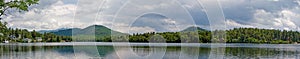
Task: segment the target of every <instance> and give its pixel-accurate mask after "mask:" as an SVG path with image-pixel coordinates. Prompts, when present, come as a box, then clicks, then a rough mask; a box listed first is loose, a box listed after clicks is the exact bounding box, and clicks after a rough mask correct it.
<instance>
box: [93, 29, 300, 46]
mask: <svg viewBox="0 0 300 59" xmlns="http://www.w3.org/2000/svg"><path fill="white" fill-rule="evenodd" d="M182 33H184V34H182ZM186 34H188V35H189V36H186ZM153 35H160V36H162V37H163V38H164V39H166V42H168V43H180V42H183V41H181V40H184V41H197V42H198V43H212V42H211V41H213V40H212V32H211V31H207V30H198V32H163V33H155V32H148V33H143V34H139V33H135V34H133V35H128V36H129V41H130V42H148V41H149V40H150V39H151V36H153ZM195 35H197V36H198V37H195ZM185 38H187V39H185ZM194 39H199V40H194ZM97 41H99V42H103V41H109V42H110V41H111V38H110V37H106V38H104V39H97ZM225 42H226V43H265V44H294V43H297V42H300V33H299V32H297V31H287V30H273V29H258V28H234V29H230V30H226V40H225Z"/></svg>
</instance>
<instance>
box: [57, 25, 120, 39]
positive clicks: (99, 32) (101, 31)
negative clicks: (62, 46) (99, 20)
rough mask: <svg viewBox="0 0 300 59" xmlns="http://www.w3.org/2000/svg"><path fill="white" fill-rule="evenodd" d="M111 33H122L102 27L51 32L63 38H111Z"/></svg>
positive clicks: (93, 26)
mask: <svg viewBox="0 0 300 59" xmlns="http://www.w3.org/2000/svg"><path fill="white" fill-rule="evenodd" d="M111 32H116V33H121V32H117V31H114V30H111V29H109V28H107V27H105V26H102V25H92V26H88V27H86V28H83V29H80V28H72V29H65V30H59V31H55V32H51V33H54V34H56V35H61V36H72V35H96V36H110V35H111Z"/></svg>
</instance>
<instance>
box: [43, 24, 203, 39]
mask: <svg viewBox="0 0 300 59" xmlns="http://www.w3.org/2000/svg"><path fill="white" fill-rule="evenodd" d="M197 30H198V31H208V30H206V29H203V28H200V27H196V26H192V27H188V28H186V29H184V30H182V31H197ZM38 32H40V33H43V32H46V33H53V34H56V35H60V36H72V35H96V36H109V35H111V32H116V33H121V32H118V31H114V30H112V29H110V28H107V27H105V26H103V25H91V26H88V27H86V28H83V29H80V28H63V29H57V30H42V31H38ZM123 34H124V33H123Z"/></svg>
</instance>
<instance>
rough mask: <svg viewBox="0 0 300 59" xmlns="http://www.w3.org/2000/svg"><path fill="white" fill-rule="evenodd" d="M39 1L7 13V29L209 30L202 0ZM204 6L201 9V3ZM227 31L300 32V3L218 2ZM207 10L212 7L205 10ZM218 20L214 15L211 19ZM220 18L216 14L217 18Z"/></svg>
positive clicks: (265, 0) (287, 0)
mask: <svg viewBox="0 0 300 59" xmlns="http://www.w3.org/2000/svg"><path fill="white" fill-rule="evenodd" d="M199 1H200V3H199V2H197V0H88V1H87V0H40V2H39V4H38V5H34V6H31V7H30V9H29V11H27V12H21V13H18V12H9V15H7V16H5V17H4V21H6V22H8V23H9V24H8V26H9V27H12V28H23V29H29V30H54V29H60V28H84V27H87V26H90V25H93V24H98V25H104V26H106V27H109V28H111V29H113V30H117V31H120V32H152V31H157V32H160V31H161V32H163V31H178V30H182V29H184V28H186V27H189V26H199V27H202V28H205V29H210V25H211V24H210V23H212V21H211V22H209V17H208V16H207V13H206V11H210V10H206V8H205V6H204V5H203V4H208V5H209V4H211V3H217V2H206V1H203V0H199ZM201 3H203V4H201ZM219 4H220V5H219V6H220V10H222V13H221V14H224V16H223V17H224V19H220V21H222V20H224V22H225V23H226V28H228V29H232V28H238V27H251V28H265V29H280V30H294V31H300V28H299V26H300V0H219ZM206 7H208V8H209V7H210V6H207V5H206ZM213 16H214V15H213ZM216 16H218V15H216Z"/></svg>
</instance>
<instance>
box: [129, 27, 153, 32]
mask: <svg viewBox="0 0 300 59" xmlns="http://www.w3.org/2000/svg"><path fill="white" fill-rule="evenodd" d="M146 32H156V30H155V29H154V28H151V27H148V26H145V27H130V30H129V33H146Z"/></svg>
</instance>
